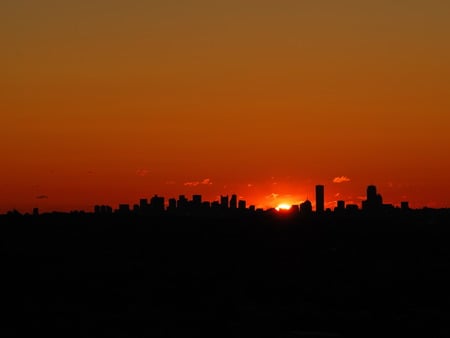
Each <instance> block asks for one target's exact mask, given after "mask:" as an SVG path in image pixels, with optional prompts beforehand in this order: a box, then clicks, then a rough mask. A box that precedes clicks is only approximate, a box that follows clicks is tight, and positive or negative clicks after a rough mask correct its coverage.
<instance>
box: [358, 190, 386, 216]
mask: <svg viewBox="0 0 450 338" xmlns="http://www.w3.org/2000/svg"><path fill="white" fill-rule="evenodd" d="M382 205H383V198H382V197H381V195H380V194H377V187H376V186H374V185H369V186H368V187H367V199H366V200H365V201H363V202H362V208H363V210H364V211H376V210H379V209H380V208H381V207H382Z"/></svg>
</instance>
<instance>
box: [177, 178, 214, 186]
mask: <svg viewBox="0 0 450 338" xmlns="http://www.w3.org/2000/svg"><path fill="white" fill-rule="evenodd" d="M200 184H201V185H211V184H212V181H211V179H210V178H205V179H203V180H201V181H192V182H184V184H183V185H184V186H186V187H196V186H198V185H200Z"/></svg>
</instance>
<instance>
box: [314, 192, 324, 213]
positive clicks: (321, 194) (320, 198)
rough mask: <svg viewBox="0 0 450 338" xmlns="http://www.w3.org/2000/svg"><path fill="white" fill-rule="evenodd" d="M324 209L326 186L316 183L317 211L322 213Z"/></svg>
mask: <svg viewBox="0 0 450 338" xmlns="http://www.w3.org/2000/svg"><path fill="white" fill-rule="evenodd" d="M324 211H325V197H324V186H323V185H316V212H317V213H322V212H324Z"/></svg>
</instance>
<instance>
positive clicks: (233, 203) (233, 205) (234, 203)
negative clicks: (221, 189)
mask: <svg viewBox="0 0 450 338" xmlns="http://www.w3.org/2000/svg"><path fill="white" fill-rule="evenodd" d="M236 208H237V196H236V195H234V194H233V195H231V199H230V209H236Z"/></svg>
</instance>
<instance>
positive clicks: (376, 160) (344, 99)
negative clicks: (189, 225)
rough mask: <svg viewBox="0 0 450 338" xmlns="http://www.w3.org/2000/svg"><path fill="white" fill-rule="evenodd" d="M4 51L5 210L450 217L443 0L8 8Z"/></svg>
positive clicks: (1, 8)
mask: <svg viewBox="0 0 450 338" xmlns="http://www.w3.org/2000/svg"><path fill="white" fill-rule="evenodd" d="M0 41H1V43H2V53H0V71H1V73H0V74H1V76H0V112H1V117H2V119H1V126H2V130H1V133H0V141H1V144H0V154H1V156H2V165H1V166H0V192H1V193H0V213H3V212H6V211H7V210H10V209H12V208H17V209H19V210H21V211H30V210H31V208H32V207H34V206H38V207H40V208H41V209H42V210H47V211H48V210H72V209H84V210H92V208H93V205H94V204H97V203H98V204H111V205H112V206H114V207H116V206H117V204H118V203H135V202H137V200H138V199H139V198H140V197H150V196H152V195H153V194H155V193H156V194H160V195H164V196H165V197H166V198H169V197H175V196H178V195H179V194H186V195H188V196H190V195H192V194H194V193H201V194H203V195H204V198H205V199H208V200H214V199H216V198H217V197H218V195H220V194H232V193H236V194H238V195H239V196H241V197H242V198H245V199H247V201H248V203H249V204H256V205H257V206H260V207H269V206H275V205H277V204H278V203H281V202H288V203H298V202H300V201H302V200H304V199H306V198H307V197H309V198H310V199H313V198H314V185H315V184H324V185H325V190H326V201H327V202H329V203H330V204H329V206H332V207H334V204H335V201H336V199H344V200H346V201H347V202H354V203H358V204H360V201H361V196H364V194H365V188H366V186H367V185H368V184H375V185H377V187H378V190H379V191H380V193H381V194H382V195H383V197H384V200H385V201H386V202H391V203H394V204H396V205H398V204H399V203H400V201H402V200H409V201H410V204H411V206H413V207H423V206H431V207H450V181H449V179H448V177H447V176H448V174H449V172H450V156H448V154H449V153H450V132H449V130H450V61H449V60H450V45H449V44H448V41H450V2H448V1H438V0H431V1H430V0H428V1H414V0H410V1H395V2H394V1H381V0H377V1H356V0H355V1H334V0H330V1H293V0H291V1H287V0H285V1H283V0H281V1H280V0H277V1H263V0H258V1H244V0H242V1H231V0H227V1H207V0H203V1H200V0H199V1H169V0H164V1H163V0H161V1H131V0H128V1H111V0H110V1H106V0H104V1H99V0H90V1H79V0H77V1H75V0H66V1H48V0H41V1H33V0H29V1H26V0H11V1H8V0H6V1H2V2H1V3H0ZM341 176H345V177H348V178H349V181H346V182H342V183H333V179H334V178H335V177H341ZM205 179H208V181H205V182H208V184H198V185H195V183H194V184H190V185H189V184H188V185H186V183H187V182H191V183H192V182H202V181H204V180H205ZM275 196H277V197H275ZM39 197H41V198H39ZM43 197H45V198H43Z"/></svg>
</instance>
